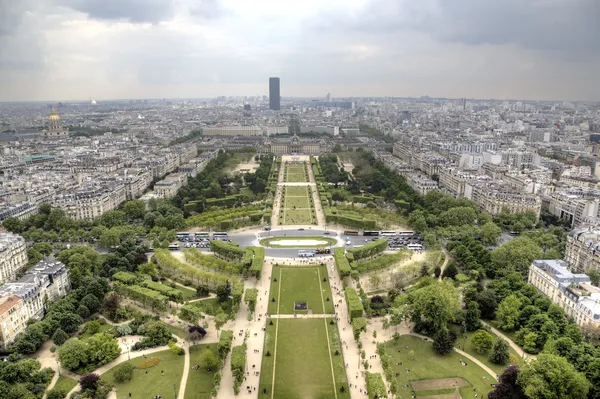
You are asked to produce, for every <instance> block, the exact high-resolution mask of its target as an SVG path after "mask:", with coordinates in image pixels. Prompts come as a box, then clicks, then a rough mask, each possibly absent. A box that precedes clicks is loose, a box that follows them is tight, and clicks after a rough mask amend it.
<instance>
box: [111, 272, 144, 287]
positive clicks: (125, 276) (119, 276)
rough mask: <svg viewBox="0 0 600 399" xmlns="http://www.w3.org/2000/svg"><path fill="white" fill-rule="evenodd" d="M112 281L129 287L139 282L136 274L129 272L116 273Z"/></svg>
mask: <svg viewBox="0 0 600 399" xmlns="http://www.w3.org/2000/svg"><path fill="white" fill-rule="evenodd" d="M112 279H113V280H117V281H120V282H121V283H123V284H127V285H129V284H134V283H135V282H136V281H137V280H138V277H137V276H136V275H135V274H133V273H129V272H116V273H115V274H113V275H112Z"/></svg>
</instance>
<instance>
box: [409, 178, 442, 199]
mask: <svg viewBox="0 0 600 399" xmlns="http://www.w3.org/2000/svg"><path fill="white" fill-rule="evenodd" d="M407 183H408V185H409V186H411V187H412V188H413V190H415V191H416V192H417V193H418V194H420V195H425V194H427V193H428V192H430V191H431V190H437V189H438V183H437V182H436V181H435V180H431V179H429V178H428V177H426V176H423V175H420V174H417V173H415V174H412V175H411V176H410V177H409V178H408V179H407Z"/></svg>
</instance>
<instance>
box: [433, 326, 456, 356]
mask: <svg viewBox="0 0 600 399" xmlns="http://www.w3.org/2000/svg"><path fill="white" fill-rule="evenodd" d="M453 347H454V343H453V342H452V340H451V339H450V334H449V333H448V329H447V328H446V327H444V328H441V329H440V330H438V331H437V332H436V333H435V335H434V336H433V349H434V350H435V352H436V353H437V354H439V355H446V354H448V353H450V352H452V348H453Z"/></svg>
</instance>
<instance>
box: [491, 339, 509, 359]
mask: <svg viewBox="0 0 600 399" xmlns="http://www.w3.org/2000/svg"><path fill="white" fill-rule="evenodd" d="M509 356H510V354H509V351H508V342H506V340H504V339H502V338H497V339H496V341H494V345H493V346H492V351H491V352H490V356H489V359H490V362H492V363H496V364H501V365H505V364H506V363H508V358H509Z"/></svg>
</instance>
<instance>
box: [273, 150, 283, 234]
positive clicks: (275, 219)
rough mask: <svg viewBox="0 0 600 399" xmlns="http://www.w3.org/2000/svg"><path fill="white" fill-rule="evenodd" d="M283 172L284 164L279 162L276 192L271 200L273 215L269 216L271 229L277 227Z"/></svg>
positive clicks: (281, 196)
mask: <svg viewBox="0 0 600 399" xmlns="http://www.w3.org/2000/svg"><path fill="white" fill-rule="evenodd" d="M284 171H285V162H283V160H282V161H281V166H280V167H279V175H278V177H277V190H275V198H274V199H273V213H272V214H271V229H273V228H275V227H277V226H279V212H281V200H282V198H283V188H284V186H283V184H282V183H283V179H284Z"/></svg>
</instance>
